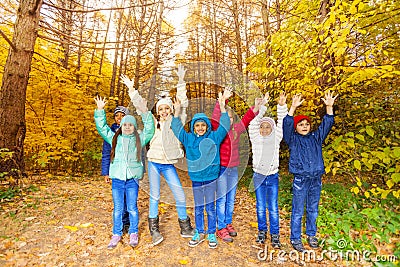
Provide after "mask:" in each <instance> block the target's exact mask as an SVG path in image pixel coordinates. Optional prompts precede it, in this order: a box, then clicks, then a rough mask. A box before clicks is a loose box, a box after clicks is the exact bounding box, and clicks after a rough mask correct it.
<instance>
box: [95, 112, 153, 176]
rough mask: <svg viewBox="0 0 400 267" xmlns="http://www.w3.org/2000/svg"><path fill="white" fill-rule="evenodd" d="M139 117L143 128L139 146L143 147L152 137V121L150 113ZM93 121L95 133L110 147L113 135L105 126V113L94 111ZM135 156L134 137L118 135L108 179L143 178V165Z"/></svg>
mask: <svg viewBox="0 0 400 267" xmlns="http://www.w3.org/2000/svg"><path fill="white" fill-rule="evenodd" d="M127 116H129V115H127ZM127 116H125V117H127ZM141 116H142V121H143V125H144V127H143V131H142V132H140V133H139V137H140V144H141V146H142V147H144V146H145V145H146V144H147V143H148V142H149V141H150V140H151V138H152V137H153V135H154V120H153V116H152V115H151V112H150V111H148V112H146V113H144V114H142V115H141ZM125 117H124V118H125ZM94 120H95V122H96V128H97V131H98V132H99V134H100V135H101V137H103V139H104V140H105V141H106V142H107V143H109V144H110V145H111V143H112V139H113V137H114V134H115V133H114V132H113V131H112V130H111V128H110V127H109V126H108V125H107V121H106V113H105V111H104V110H97V109H96V110H95V112H94ZM122 120H124V119H122ZM122 123H123V121H121V125H122ZM135 129H137V125H135ZM136 155H137V153H136V138H135V135H134V134H132V135H123V134H121V135H119V136H118V139H117V146H116V148H115V156H114V160H113V161H112V162H111V164H110V172H109V175H110V178H115V179H119V180H128V179H132V178H134V179H141V178H142V177H143V164H142V160H141V159H140V158H139V159H138V158H137V156H136Z"/></svg>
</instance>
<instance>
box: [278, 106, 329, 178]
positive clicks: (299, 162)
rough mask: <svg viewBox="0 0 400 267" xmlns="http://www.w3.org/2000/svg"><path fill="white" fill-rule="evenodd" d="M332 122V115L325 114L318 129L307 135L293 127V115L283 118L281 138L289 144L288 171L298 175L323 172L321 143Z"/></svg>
mask: <svg viewBox="0 0 400 267" xmlns="http://www.w3.org/2000/svg"><path fill="white" fill-rule="evenodd" d="M333 123H334V115H328V114H326V115H325V116H324V117H323V119H322V122H321V124H320V125H319V127H318V129H317V130H315V131H313V132H310V133H308V134H307V135H301V134H298V133H297V132H296V131H295V129H294V119H293V116H290V115H286V117H285V118H284V119H283V139H284V140H285V142H286V143H287V144H288V146H289V151H290V158H289V172H290V173H292V174H294V175H299V176H312V177H316V176H321V175H322V174H324V173H325V166H324V159H323V157H322V144H323V143H324V140H325V138H326V137H327V136H328V133H329V131H330V130H331V128H332V126H333Z"/></svg>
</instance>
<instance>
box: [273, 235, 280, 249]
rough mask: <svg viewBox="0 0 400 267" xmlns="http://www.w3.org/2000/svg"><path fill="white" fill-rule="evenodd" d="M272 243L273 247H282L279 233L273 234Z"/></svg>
mask: <svg viewBox="0 0 400 267" xmlns="http://www.w3.org/2000/svg"><path fill="white" fill-rule="evenodd" d="M271 245H272V247H273V248H281V241H279V235H274V234H271Z"/></svg>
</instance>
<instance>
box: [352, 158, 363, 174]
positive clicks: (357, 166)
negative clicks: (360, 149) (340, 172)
mask: <svg viewBox="0 0 400 267" xmlns="http://www.w3.org/2000/svg"><path fill="white" fill-rule="evenodd" d="M353 164H354V167H355V168H356V169H357V170H359V171H360V170H361V162H360V161H359V160H358V159H356V160H354V162H353Z"/></svg>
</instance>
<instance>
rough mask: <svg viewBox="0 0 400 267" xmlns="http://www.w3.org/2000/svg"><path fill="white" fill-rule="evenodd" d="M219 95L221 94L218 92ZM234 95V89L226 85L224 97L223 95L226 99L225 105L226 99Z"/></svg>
mask: <svg viewBox="0 0 400 267" xmlns="http://www.w3.org/2000/svg"><path fill="white" fill-rule="evenodd" d="M218 95H219V94H218ZM232 95H233V93H232V89H231V88H229V87H225V89H224V93H223V94H222V97H223V99H224V105H225V101H226V100H227V99H229V98H230V97H231V96H232ZM218 101H219V100H218Z"/></svg>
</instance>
